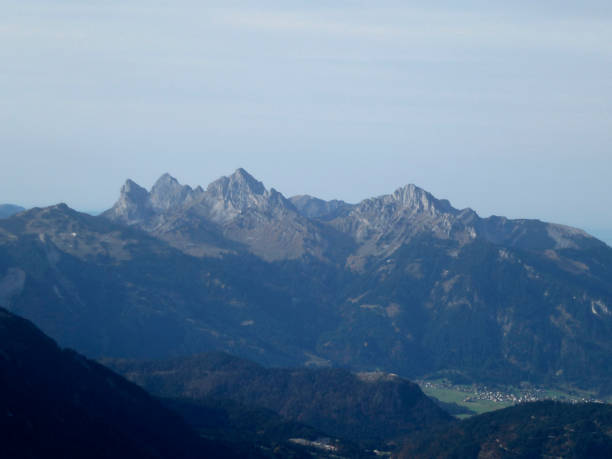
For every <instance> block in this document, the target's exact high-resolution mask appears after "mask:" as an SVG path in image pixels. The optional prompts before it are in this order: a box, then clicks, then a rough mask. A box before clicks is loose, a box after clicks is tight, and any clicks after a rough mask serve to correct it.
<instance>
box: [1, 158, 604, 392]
mask: <svg viewBox="0 0 612 459" xmlns="http://www.w3.org/2000/svg"><path fill="white" fill-rule="evenodd" d="M313 199H315V198H308V197H306V198H304V197H302V198H299V199H293V202H292V201H291V200H289V199H286V198H284V197H283V196H282V195H281V194H280V193H279V192H276V191H274V190H273V189H270V190H267V189H266V188H265V187H264V186H263V184H261V183H260V182H258V181H257V180H255V179H254V178H252V177H251V176H249V175H248V174H247V173H246V172H245V171H243V170H239V171H237V172H236V173H235V174H233V175H232V176H230V177H225V178H221V179H219V180H217V181H216V182H214V183H213V184H211V185H209V186H208V187H207V189H206V190H204V189H202V188H195V189H193V188H191V187H187V186H185V185H181V184H180V183H178V181H176V180H175V179H173V178H172V177H170V176H167V175H165V176H163V177H162V178H161V179H160V180H159V181H158V183H156V185H155V186H154V187H153V189H152V190H151V191H147V190H144V189H142V188H140V187H138V186H137V185H135V184H134V183H133V182H127V183H126V185H125V186H124V189H123V193H122V196H121V198H120V200H119V201H118V202H117V204H116V205H115V206H114V207H113V208H112V209H110V210H109V211H107V212H106V213H105V214H104V215H103V216H99V217H92V216H89V215H85V214H81V213H79V212H76V211H73V210H72V209H69V208H68V207H67V206H65V205H58V206H52V207H49V208H45V209H31V210H30V211H27V212H23V213H21V214H18V215H15V216H13V217H11V218H8V219H3V220H1V221H0V304H2V305H4V306H5V307H7V308H8V309H10V310H12V311H15V312H18V313H19V314H22V315H24V316H25V317H27V318H29V319H31V320H34V321H35V322H36V323H37V324H38V325H39V326H41V327H42V328H43V330H44V331H45V332H47V333H49V334H50V335H51V336H53V337H55V338H57V339H58V340H60V342H62V344H64V345H69V346H73V347H76V348H77V349H79V350H81V351H83V352H85V353H87V354H88V355H92V356H101V355H105V356H113V357H137V358H157V357H167V356H176V355H181V354H185V353H195V352H202V351H208V350H213V349H215V350H224V351H227V352H230V353H232V354H237V355H240V356H243V357H247V358H250V359H253V360H256V361H259V362H262V363H266V364H277V365H278V364H281V365H297V364H308V365H341V366H345V367H348V368H351V369H354V370H360V371H371V370H376V369H382V370H386V371H389V372H393V373H398V374H401V375H402V376H406V377H410V378H413V377H422V376H426V375H435V374H439V373H440V372H443V373H444V372H446V373H444V374H447V373H448V372H450V373H449V374H458V375H461V377H462V378H468V379H470V378H472V379H473V380H478V381H483V380H487V381H489V382H495V381H504V382H507V381H509V380H512V381H515V382H520V381H537V382H541V383H546V384H548V383H550V384H557V383H559V384H561V383H571V384H582V385H587V386H589V387H600V386H601V385H602V384H605V382H606V381H608V380H609V377H612V373H611V372H610V371H612V370H608V365H607V362H608V361H609V359H610V358H612V340H611V339H610V336H612V313H611V312H610V311H612V249H611V248H610V247H608V246H607V245H605V244H604V243H602V242H600V241H598V240H597V239H595V238H592V237H590V236H588V235H587V234H586V233H584V232H582V231H580V230H576V229H573V228H568V227H563V226H560V225H554V224H549V223H544V222H540V221H537V220H508V219H505V218H502V217H489V218H480V217H478V215H477V214H476V213H475V212H473V211H472V210H470V209H463V210H459V209H455V208H453V207H452V206H451V205H450V203H449V202H448V201H445V200H439V199H437V198H435V197H434V196H432V195H431V194H429V193H427V192H426V191H424V190H422V189H420V188H418V187H416V186H414V185H408V186H406V187H402V188H400V189H398V190H396V192H394V193H392V194H390V195H385V196H381V197H377V198H371V199H367V200H364V201H362V202H361V203H358V204H355V205H350V204H339V203H335V204H329V205H327V204H325V202H322V203H321V202H319V201H313ZM294 202H295V204H294ZM309 203H310V204H309ZM309 206H310V207H309ZM308 209H310V210H308ZM307 213H310V215H313V217H307ZM314 215H317V216H318V217H316V218H315V217H314ZM43 299H44V301H43Z"/></svg>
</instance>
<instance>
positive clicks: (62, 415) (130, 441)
mask: <svg viewBox="0 0 612 459" xmlns="http://www.w3.org/2000/svg"><path fill="white" fill-rule="evenodd" d="M0 432H1V434H0V437H1V438H2V443H1V449H0V451H1V453H0V456H2V457H6V458H12V459H16V458H41V457H45V458H56V457H58V458H85V457H86V458H118V457H131V458H156V459H160V458H172V459H175V458H200V457H207V458H209V457H241V456H242V454H241V452H240V451H233V450H232V449H230V447H227V446H224V445H222V444H221V443H219V442H215V441H209V440H204V439H201V438H199V437H198V436H197V435H196V434H195V433H194V432H193V431H192V430H191V428H189V427H188V426H187V425H186V424H185V423H184V421H183V420H182V419H181V418H180V417H179V416H178V415H176V414H174V413H173V412H171V411H170V410H168V409H166V408H165V407H164V406H163V405H162V404H161V403H159V402H158V401H156V400H155V399H153V398H152V397H150V396H149V395H148V394H147V393H146V392H145V391H144V390H142V389H141V388H139V387H137V386H136V385H134V384H132V383H130V382H128V381H126V380H125V379H123V378H122V377H120V376H118V375H116V374H115V373H113V372H111V371H110V370H108V369H106V368H104V367H103V366H101V365H99V364H98V363H95V362H93V361H91V360H88V359H86V358H84V357H82V356H80V355H79V354H77V353H75V352H73V351H69V350H62V349H60V348H59V347H57V345H56V344H55V342H54V341H53V340H51V339H50V338H48V337H46V336H45V335H43V334H42V333H41V332H40V331H39V330H38V329H37V328H36V327H34V326H33V325H32V324H31V323H29V322H28V321H26V320H24V319H21V318H19V317H17V316H14V315H12V314H10V313H8V312H7V311H6V310H4V309H0ZM242 457H243V456H242Z"/></svg>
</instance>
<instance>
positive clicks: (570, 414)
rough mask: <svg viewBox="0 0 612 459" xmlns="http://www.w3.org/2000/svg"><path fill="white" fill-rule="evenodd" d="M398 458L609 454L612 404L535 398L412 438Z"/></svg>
mask: <svg viewBox="0 0 612 459" xmlns="http://www.w3.org/2000/svg"><path fill="white" fill-rule="evenodd" d="M399 457H400V458H406V459H407V458H414V459H419V458H422V459H426V458H432V457H437V458H457V459H460V458H461V459H470V458H474V459H476V458H499V459H505V458H548V457H563V458H576V459H578V458H584V459H594V458H602V459H603V458H610V457H612V406H610V405H603V404H575V405H574V404H566V403H560V402H535V403H526V404H523V405H517V406H513V407H510V408H506V409H503V410H499V411H494V412H491V413H486V414H482V415H480V416H476V417H474V418H471V419H468V420H465V421H462V422H460V423H457V424H454V425H452V426H450V427H449V428H447V429H445V430H442V431H438V432H433V433H428V434H425V435H423V436H421V437H417V438H413V439H411V440H410V441H409V442H408V443H407V444H406V445H405V447H404V448H403V450H402V452H401V454H400V455H399Z"/></svg>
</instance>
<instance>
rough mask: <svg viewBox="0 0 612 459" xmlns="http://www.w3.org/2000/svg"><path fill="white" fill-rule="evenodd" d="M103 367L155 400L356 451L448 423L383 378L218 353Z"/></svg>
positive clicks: (414, 390) (408, 389) (412, 392)
mask: <svg viewBox="0 0 612 459" xmlns="http://www.w3.org/2000/svg"><path fill="white" fill-rule="evenodd" d="M107 363H108V364H109V365H111V366H112V367H113V368H114V369H115V370H117V371H119V372H120V373H122V374H124V375H125V376H126V377H127V378H129V379H130V380H132V381H133V382H135V383H137V384H139V385H141V386H142V387H144V388H145V389H147V390H148V391H150V392H151V393H153V394H155V395H159V396H164V397H183V398H190V399H206V398H210V397H213V398H218V399H231V400H234V401H236V402H239V403H242V404H244V405H247V406H259V407H263V408H267V409H270V410H273V411H275V412H277V413H279V414H280V415H281V416H283V417H284V418H286V419H289V420H295V421H300V422H304V423H306V424H309V425H312V426H313V427H316V428H318V429H320V430H322V431H325V432H327V433H329V434H331V435H336V436H339V437H344V438H347V439H350V440H352V441H355V442H359V443H362V444H370V445H372V444H374V445H380V444H382V443H384V442H385V441H389V440H394V439H397V438H399V437H401V436H403V435H406V434H408V433H411V432H415V431H419V430H422V429H428V428H431V427H433V426H436V425H439V424H445V423H448V422H450V421H451V417H450V416H449V415H448V414H446V413H445V412H444V411H442V410H441V409H440V408H438V407H437V406H436V405H435V404H434V403H433V402H432V401H431V400H430V399H429V398H427V397H426V396H425V395H424V394H423V393H422V392H421V390H420V388H419V387H418V386H417V385H416V384H413V383H411V382H409V381H406V380H404V379H401V378H399V377H397V376H394V375H389V374H384V373H360V374H353V373H350V372H349V371H347V370H342V369H319V370H312V369H306V368H301V369H278V368H264V367H261V366H259V365H256V364H254V363H251V362H248V361H245V360H242V359H238V358H236V357H232V356H229V355H226V354H221V353H211V354H202V355H198V356H194V357H189V358H181V359H175V360H168V361H155V362H130V361H114V362H107Z"/></svg>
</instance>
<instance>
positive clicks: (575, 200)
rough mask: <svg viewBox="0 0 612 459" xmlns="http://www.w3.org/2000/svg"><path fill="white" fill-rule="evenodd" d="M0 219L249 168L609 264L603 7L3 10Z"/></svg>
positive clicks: (280, 4) (206, 5)
mask: <svg viewBox="0 0 612 459" xmlns="http://www.w3.org/2000/svg"><path fill="white" fill-rule="evenodd" d="M0 5H1V7H2V15H1V16H0V107H1V108H0V203H2V202H10V203H16V204H20V205H23V206H26V207H30V206H44V205H50V204H54V203H57V202H66V203H68V204H69V205H70V206H72V207H74V208H76V209H79V210H83V211H101V210H104V209H106V208H108V207H110V206H111V205H112V203H113V202H114V201H115V200H116V198H117V197H118V193H119V189H120V187H121V185H122V184H123V182H124V181H125V179H127V178H131V179H133V180H135V181H136V182H137V183H140V184H141V185H143V186H145V187H150V186H151V185H152V184H153V183H154V181H155V180H156V179H157V178H158V177H159V176H160V175H162V174H163V173H164V172H169V173H170V174H172V175H173V176H175V177H176V178H177V179H179V181H181V182H182V183H187V184H189V185H192V186H195V185H203V186H205V185H207V184H208V183H210V182H211V181H213V180H215V179H216V178H218V177H220V176H222V175H229V174H231V173H232V172H233V171H234V170H235V169H236V168H238V167H243V168H245V169H246V170H248V171H249V172H250V173H251V174H253V175H254V176H255V177H256V178H258V179H259V180H261V181H263V182H264V184H265V185H266V186H267V187H274V188H275V189H277V190H278V191H281V192H282V193H283V194H285V195H286V196H292V195H295V194H311V195H315V196H318V197H321V198H324V199H332V198H338V199H344V200H346V201H349V202H358V201H360V200H361V199H364V198H367V197H371V196H378V195H382V194H387V193H391V192H392V191H393V190H394V189H396V188H398V187H399V186H402V185H405V184H408V183H414V184H416V185H418V186H420V187H422V188H424V189H426V190H428V191H430V192H431V193H433V194H434V195H435V196H436V197H438V198H446V199H449V200H450V201H451V203H452V204H453V205H454V206H455V207H458V208H463V207H471V208H473V209H474V210H476V211H477V212H478V213H479V214H480V215H481V216H485V217H486V216H489V215H491V214H495V215H505V216H508V217H512V218H519V217H520V218H539V219H542V220H547V221H553V222H558V223H564V224H568V225H572V226H577V227H580V228H585V229H587V230H589V231H591V232H592V233H594V234H595V235H597V236H599V237H601V238H603V239H605V240H606V241H607V242H608V243H610V244H612V186H611V185H610V183H611V179H612V148H611V146H612V3H611V2H609V1H589V0H585V1H583V2H576V1H566V0H557V1H549V0H541V1H538V2H532V1H525V0H517V1H513V2H501V1H476V0H464V1H429V2H424V1H421V2H410V1H406V0H405V1H386V0H378V1H367V2H366V1H344V0H336V1H333V2H332V1H318V0H308V1H306V0H304V1H287V0H285V1H270V0H261V1H258V2H240V1H232V0H224V1H206V0H202V1H191V0H188V1H182V0H174V1H160V0H147V1H144V0H133V1H126V0H97V1H92V0H54V1H52V2H50V1H49V0H28V1H27V2H26V1H23V0H0Z"/></svg>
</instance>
